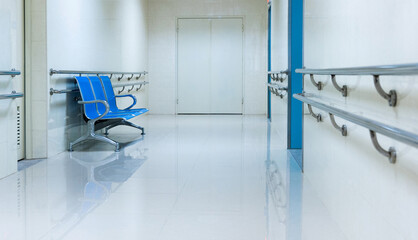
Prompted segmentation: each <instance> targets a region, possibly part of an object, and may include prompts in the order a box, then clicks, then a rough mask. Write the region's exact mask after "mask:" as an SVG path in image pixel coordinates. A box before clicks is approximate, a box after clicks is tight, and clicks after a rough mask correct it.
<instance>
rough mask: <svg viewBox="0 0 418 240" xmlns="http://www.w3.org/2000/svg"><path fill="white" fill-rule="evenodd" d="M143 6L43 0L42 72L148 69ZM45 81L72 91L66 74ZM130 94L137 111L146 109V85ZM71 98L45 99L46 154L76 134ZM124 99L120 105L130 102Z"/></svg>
mask: <svg viewBox="0 0 418 240" xmlns="http://www.w3.org/2000/svg"><path fill="white" fill-rule="evenodd" d="M147 4H148V2H147V1H146V0H115V1H102V0H93V1H83V0H72V1H59V0H48V69H50V68H54V69H59V70H87V71H92V70H93V71H94V70H96V71H99V70H100V71H149V69H148V13H147V9H148V5H147ZM146 79H147V77H143V78H142V80H146ZM113 80H115V78H114V79H113ZM115 81H117V80H115ZM125 81H126V78H125ZM49 83H50V84H49V85H50V87H51V88H55V89H66V88H73V87H74V81H73V80H72V79H71V76H60V75H55V76H53V77H51V78H50V79H49ZM124 93H126V92H124ZM131 93H132V94H134V95H135V96H136V97H137V99H138V104H139V105H138V107H148V87H144V88H142V90H140V91H139V92H131ZM74 97H75V95H70V94H68V95H54V96H51V97H49V101H50V104H49V122H48V146H49V152H48V155H49V156H52V155H55V154H57V153H59V152H62V151H64V150H66V149H67V148H68V144H69V141H74V140H75V139H77V138H78V137H79V136H80V134H81V133H82V129H81V127H80V124H82V125H83V124H84V123H83V122H84V121H83V120H82V118H81V116H80V114H81V112H80V108H79V107H75V106H76V105H75V101H74ZM125 101H126V102H120V104H121V105H125V104H129V103H130V100H128V99H126V100H125Z"/></svg>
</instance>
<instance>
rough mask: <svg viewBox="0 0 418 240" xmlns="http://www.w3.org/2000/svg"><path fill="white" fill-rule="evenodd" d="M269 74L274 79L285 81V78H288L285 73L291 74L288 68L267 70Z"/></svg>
mask: <svg viewBox="0 0 418 240" xmlns="http://www.w3.org/2000/svg"><path fill="white" fill-rule="evenodd" d="M267 75H269V76H270V78H271V79H272V80H273V81H277V82H284V80H286V77H285V76H283V75H289V71H288V70H284V71H270V72H267Z"/></svg>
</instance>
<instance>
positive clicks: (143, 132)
mask: <svg viewBox="0 0 418 240" xmlns="http://www.w3.org/2000/svg"><path fill="white" fill-rule="evenodd" d="M120 125H123V126H128V127H133V128H137V129H139V130H141V131H142V133H141V135H145V129H144V128H143V127H141V126H139V125H136V124H134V123H131V122H129V121H125V120H122V121H121V122H120V123H117V124H114V125H111V126H108V127H107V128H105V135H106V136H107V135H109V130H110V129H112V128H114V127H117V126H120Z"/></svg>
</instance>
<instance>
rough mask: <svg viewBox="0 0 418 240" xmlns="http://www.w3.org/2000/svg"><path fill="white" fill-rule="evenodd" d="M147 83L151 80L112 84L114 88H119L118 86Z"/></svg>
mask: <svg viewBox="0 0 418 240" xmlns="http://www.w3.org/2000/svg"><path fill="white" fill-rule="evenodd" d="M147 84H149V82H146V81H143V82H132V83H118V84H113V85H112V86H113V87H114V88H117V87H130V86H138V85H147Z"/></svg>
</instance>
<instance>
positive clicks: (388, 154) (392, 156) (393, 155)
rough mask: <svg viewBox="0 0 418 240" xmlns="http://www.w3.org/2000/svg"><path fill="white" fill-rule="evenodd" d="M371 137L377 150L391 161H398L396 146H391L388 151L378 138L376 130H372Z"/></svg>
mask: <svg viewBox="0 0 418 240" xmlns="http://www.w3.org/2000/svg"><path fill="white" fill-rule="evenodd" d="M370 137H371V139H372V143H373V146H374V147H375V148H376V150H377V151H378V152H379V153H381V154H382V155H384V156H385V157H387V158H388V160H389V162H390V163H392V164H395V163H396V149H395V148H394V147H390V148H389V150H388V151H386V150H385V149H383V148H382V147H381V146H380V144H379V142H378V140H377V136H376V132H375V131H372V130H370Z"/></svg>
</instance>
